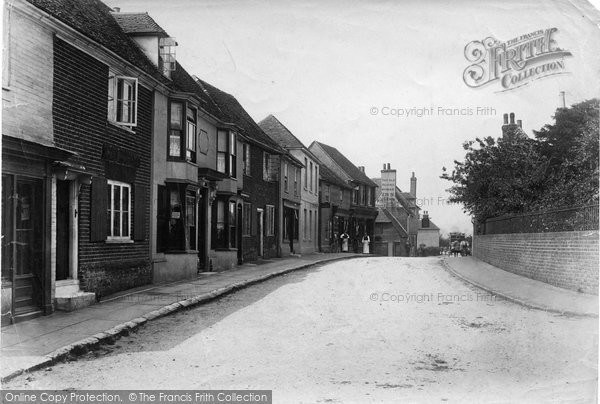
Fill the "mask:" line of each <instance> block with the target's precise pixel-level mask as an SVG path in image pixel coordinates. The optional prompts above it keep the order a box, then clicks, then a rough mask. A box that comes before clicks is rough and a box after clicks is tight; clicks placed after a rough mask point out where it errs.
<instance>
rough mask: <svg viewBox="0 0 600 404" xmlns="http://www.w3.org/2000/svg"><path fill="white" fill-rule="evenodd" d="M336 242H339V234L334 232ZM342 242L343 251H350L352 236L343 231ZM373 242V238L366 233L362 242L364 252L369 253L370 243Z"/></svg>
mask: <svg viewBox="0 0 600 404" xmlns="http://www.w3.org/2000/svg"><path fill="white" fill-rule="evenodd" d="M334 238H335V240H334V243H337V234H334ZM339 238H340V244H341V251H342V252H348V251H350V236H349V235H348V233H346V232H343V233H342V234H341V235H340V237H339ZM370 242H371V238H370V237H369V235H368V234H367V233H365V234H364V236H363V238H362V240H361V243H362V253H363V254H369V243H370ZM356 249H357V247H355V250H356Z"/></svg>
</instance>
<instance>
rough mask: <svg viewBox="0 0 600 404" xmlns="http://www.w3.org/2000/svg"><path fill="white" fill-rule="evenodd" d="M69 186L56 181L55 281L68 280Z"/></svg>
mask: <svg viewBox="0 0 600 404" xmlns="http://www.w3.org/2000/svg"><path fill="white" fill-rule="evenodd" d="M70 185H71V183H70V182H69V181H58V182H57V183H56V280H57V281H61V280H64V279H68V278H69V275H70V273H69V272H70V271H69V258H70V256H71V250H70V248H69V243H70V239H71V226H70V223H69V219H70V216H71V215H70V212H71V210H70V209H69V199H70Z"/></svg>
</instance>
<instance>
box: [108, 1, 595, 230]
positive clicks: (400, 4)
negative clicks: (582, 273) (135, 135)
mask: <svg viewBox="0 0 600 404" xmlns="http://www.w3.org/2000/svg"><path fill="white" fill-rule="evenodd" d="M105 2H106V4H108V5H109V6H111V7H121V11H122V12H130V11H147V12H148V13H149V14H150V15H151V16H152V17H153V18H154V19H155V20H156V21H157V22H158V24H160V25H161V26H162V27H163V28H164V29H165V30H166V31H167V32H168V33H169V35H171V36H173V37H175V38H176V39H177V42H178V44H179V46H178V47H177V59H178V60H179V62H181V63H182V64H183V65H184V66H185V67H186V70H188V72H190V74H195V75H197V76H198V77H201V78H202V79H204V80H206V81H208V82H210V83H211V84H213V85H215V86H217V87H219V88H221V89H222V90H224V91H226V92H228V93H231V94H233V95H234V96H235V97H236V98H237V99H238V100H239V101H240V102H241V103H242V105H243V106H244V107H245V108H246V110H247V111H248V112H249V113H250V115H252V117H253V118H254V119H255V120H256V121H260V120H261V119H263V118H264V117H265V116H267V115H268V114H273V115H275V116H276V117H277V118H278V119H279V120H280V121H282V122H283V123H284V124H285V125H286V126H287V127H288V128H289V129H290V130H291V131H292V132H293V133H294V134H295V135H296V136H297V137H298V138H299V139H300V140H302V141H303V142H304V143H305V145H306V146H308V145H309V144H310V143H311V142H312V141H313V140H317V141H320V142H323V143H326V144H329V145H332V146H335V147H337V148H338V149H339V150H340V151H341V152H342V153H343V154H345V155H346V156H347V157H348V158H349V159H350V160H351V161H352V162H354V164H355V165H357V166H358V165H364V166H365V167H366V172H367V175H369V176H370V177H378V176H379V175H380V170H381V168H382V165H383V163H391V165H392V168H395V169H397V173H398V186H399V187H400V188H401V189H402V190H408V189H409V178H410V176H411V172H413V171H414V172H415V175H416V176H417V178H418V185H417V197H418V198H419V202H420V204H421V205H422V208H423V209H424V210H428V211H429V213H430V216H431V217H432V219H433V221H434V222H435V223H436V224H437V225H438V226H440V227H441V229H442V231H443V232H444V233H447V232H449V231H463V232H467V233H471V231H472V228H471V224H470V218H469V217H468V216H467V215H465V214H463V213H462V209H461V207H459V206H449V205H447V204H445V203H444V201H445V200H446V199H447V198H448V195H447V193H446V192H445V190H446V189H447V188H448V187H449V185H450V183H448V182H447V181H443V180H441V179H439V176H440V175H441V173H442V167H443V166H445V167H447V168H449V169H451V168H452V167H453V161H454V160H455V159H458V160H462V159H463V157H464V153H465V152H464V150H463V149H462V143H463V142H464V141H465V140H469V139H474V138H475V137H477V136H494V137H498V136H500V134H501V131H500V127H501V125H502V114H503V113H508V112H514V113H515V114H516V119H522V120H523V128H524V129H525V131H526V132H527V133H528V134H529V135H530V136H533V134H532V130H533V129H539V128H540V127H542V126H543V125H544V124H546V123H550V122H551V119H552V118H551V117H552V115H553V113H554V111H555V109H556V108H557V107H558V106H559V92H560V91H565V92H566V100H567V104H573V103H576V102H580V101H582V100H585V99H589V98H593V97H598V94H599V93H600V52H598V50H599V49H600V31H599V27H598V21H600V19H599V18H598V15H599V13H598V11H597V10H595V9H594V8H593V7H592V6H591V5H590V4H589V3H587V2H584V1H575V0H571V1H568V0H553V1H547V0H526V1H506V0H504V1H496V2H493V1H485V2H483V1H479V0H472V1H467V0H463V1H453V2H446V1H441V0H440V1H424V0H418V1H417V0H415V1H343V0H327V1H316V0H315V1H285V0H284V1H267V0H252V1H230V0H218V1H201V0H170V1H169V2H165V1H164V0H160V1H159V0H107V1H105ZM595 3H596V7H597V3H598V1H596V0H595ZM553 27H556V28H558V32H556V33H555V34H554V40H555V41H556V42H557V46H558V47H560V48H562V49H564V50H568V51H570V52H571V53H572V55H573V56H572V57H567V58H565V59H564V63H565V69H564V70H565V71H567V72H568V74H562V75H555V76H550V77H547V78H543V79H540V80H535V81H533V82H531V83H530V84H528V85H526V86H524V87H521V88H518V89H516V90H512V91H508V92H499V90H501V89H502V88H501V86H500V84H498V83H497V82H496V83H493V84H490V85H488V86H485V87H482V88H475V89H474V88H470V87H468V86H467V85H465V83H464V81H463V71H464V70H465V68H466V67H467V66H468V65H469V64H470V63H469V62H468V61H467V60H466V59H465V56H464V49H465V46H466V45H467V44H468V43H469V42H471V41H474V40H482V39H484V38H486V37H489V36H492V37H494V38H496V39H497V40H499V41H501V42H504V41H507V40H509V39H512V38H515V37H518V36H520V35H523V34H528V33H531V32H534V31H537V30H543V29H546V28H553ZM413 107H414V108H423V107H426V108H431V107H433V109H434V114H433V115H426V116H422V117H416V116H411V117H408V118H407V117H400V118H398V117H395V116H391V115H383V113H384V112H387V113H390V112H391V109H392V108H408V109H410V108H413ZM477 107H481V108H485V107H489V108H490V109H489V110H488V112H487V113H485V111H484V110H481V112H482V114H480V115H477ZM440 108H442V109H446V108H471V109H472V110H473V115H470V116H456V115H451V116H448V115H447V114H440V112H441V111H440ZM375 109H376V110H375Z"/></svg>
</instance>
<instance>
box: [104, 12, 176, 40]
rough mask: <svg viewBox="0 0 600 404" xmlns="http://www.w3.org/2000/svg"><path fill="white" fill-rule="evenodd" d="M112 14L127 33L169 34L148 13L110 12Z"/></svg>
mask: <svg viewBox="0 0 600 404" xmlns="http://www.w3.org/2000/svg"><path fill="white" fill-rule="evenodd" d="M111 14H112V16H113V17H114V18H115V20H117V22H118V23H119V25H120V26H121V29H123V31H124V32H125V33H127V34H131V35H136V34H137V35H141V34H158V35H160V36H167V37H168V36H169V35H168V34H167V33H166V32H165V30H164V29H162V28H161V27H160V25H158V24H157V23H156V21H154V20H153V19H152V17H150V16H149V15H148V13H121V12H118V13H111Z"/></svg>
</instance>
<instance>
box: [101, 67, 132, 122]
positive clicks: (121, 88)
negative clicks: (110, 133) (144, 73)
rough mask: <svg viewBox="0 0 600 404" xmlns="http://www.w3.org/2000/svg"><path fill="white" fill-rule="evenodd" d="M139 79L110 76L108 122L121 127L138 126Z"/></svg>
mask: <svg viewBox="0 0 600 404" xmlns="http://www.w3.org/2000/svg"><path fill="white" fill-rule="evenodd" d="M137 97H138V79H137V78H135V77H125V76H118V75H115V74H114V73H109V76H108V120H109V121H111V122H114V123H116V124H119V125H124V126H130V127H134V126H137Z"/></svg>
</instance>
